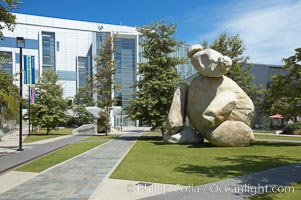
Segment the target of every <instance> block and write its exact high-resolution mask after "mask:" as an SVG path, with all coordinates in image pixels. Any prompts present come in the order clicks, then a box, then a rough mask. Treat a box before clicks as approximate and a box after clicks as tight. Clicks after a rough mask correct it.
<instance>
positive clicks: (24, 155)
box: [0, 136, 89, 174]
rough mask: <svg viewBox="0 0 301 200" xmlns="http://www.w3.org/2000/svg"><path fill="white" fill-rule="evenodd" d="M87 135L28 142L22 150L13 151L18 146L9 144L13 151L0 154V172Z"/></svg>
mask: <svg viewBox="0 0 301 200" xmlns="http://www.w3.org/2000/svg"><path fill="white" fill-rule="evenodd" d="M87 137H89V136H70V137H64V138H60V139H57V140H52V142H49V143H47V145H45V144H43V143H36V144H30V143H28V144H24V145H23V149H24V151H15V149H17V148H18V146H10V147H9V148H13V149H14V151H13V152H11V153H6V154H2V155H1V156H0V174H1V173H4V172H5V171H8V170H10V169H13V168H15V167H17V166H19V165H21V164H23V163H26V162H28V161H31V160H33V159H35V158H37V157H40V156H42V155H45V154H47V153H49V152H52V151H55V150H57V149H59V148H62V147H64V146H66V145H69V144H73V143H76V142H78V141H80V140H83V139H85V138H87ZM1 145H3V143H1ZM4 147H5V146H4ZM2 148H3V146H2Z"/></svg>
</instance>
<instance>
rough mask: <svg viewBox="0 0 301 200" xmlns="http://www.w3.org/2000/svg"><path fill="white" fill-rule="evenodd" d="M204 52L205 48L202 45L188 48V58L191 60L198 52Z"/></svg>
mask: <svg viewBox="0 0 301 200" xmlns="http://www.w3.org/2000/svg"><path fill="white" fill-rule="evenodd" d="M202 50H203V47H202V45H200V44H194V45H191V46H190V47H189V48H188V54H187V55H188V58H191V57H192V56H193V54H195V53H196V52H199V51H202Z"/></svg>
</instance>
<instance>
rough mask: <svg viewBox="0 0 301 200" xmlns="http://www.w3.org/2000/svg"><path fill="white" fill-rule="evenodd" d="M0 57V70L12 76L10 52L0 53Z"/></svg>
mask: <svg viewBox="0 0 301 200" xmlns="http://www.w3.org/2000/svg"><path fill="white" fill-rule="evenodd" d="M0 56H1V61H0V69H1V70H2V71H4V72H7V73H8V74H9V75H13V64H12V52H8V51H0Z"/></svg>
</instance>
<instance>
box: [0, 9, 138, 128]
mask: <svg viewBox="0 0 301 200" xmlns="http://www.w3.org/2000/svg"><path fill="white" fill-rule="evenodd" d="M15 15H16V17H17V18H16V27H15V30H14V32H11V31H8V30H4V31H3V33H4V38H3V39H2V40H0V53H2V54H6V55H8V56H9V57H10V58H11V62H9V63H7V64H4V65H2V66H0V67H1V68H2V70H4V71H7V72H8V73H10V74H15V73H18V72H19V63H20V54H19V49H18V48H17V44H16V37H23V38H24V39H25V48H24V49H23V55H25V56H34V68H35V74H36V75H35V77H36V80H35V81H37V79H38V77H39V75H41V74H42V72H43V70H45V69H52V70H54V71H56V72H57V74H58V76H59V80H60V82H61V83H62V86H63V88H64V97H65V98H67V97H73V96H74V95H75V94H76V92H77V90H78V89H79V87H80V86H83V85H85V84H86V82H87V80H86V78H87V77H89V76H92V74H94V73H95V68H94V66H95V61H94V58H95V57H96V55H97V52H98V50H99V49H100V47H101V45H102V43H103V42H104V40H105V38H106V36H108V35H111V34H113V33H114V34H117V35H118V36H117V37H118V40H117V52H116V55H115V59H116V61H117V63H118V70H117V74H116V81H117V82H118V83H119V84H122V86H123V88H122V90H121V91H120V92H119V93H115V95H116V96H118V97H119V99H121V102H120V104H121V105H123V106H127V105H129V99H130V98H131V97H132V92H133V89H132V88H130V86H131V85H133V83H134V82H135V80H136V72H137V62H138V40H139V38H138V32H137V31H136V28H135V27H129V26H119V25H111V24H104V23H91V22H83V21H75V20H66V19H57V18H50V17H41V16H33V15H25V14H15ZM16 84H17V85H19V83H18V82H16ZM27 94H28V87H27V86H26V84H25V86H24V87H23V96H26V95H27ZM95 98H96V97H95ZM121 105H120V106H121ZM128 123H131V122H130V121H129V122H128ZM125 125H128V124H125ZM130 125H131V124H130Z"/></svg>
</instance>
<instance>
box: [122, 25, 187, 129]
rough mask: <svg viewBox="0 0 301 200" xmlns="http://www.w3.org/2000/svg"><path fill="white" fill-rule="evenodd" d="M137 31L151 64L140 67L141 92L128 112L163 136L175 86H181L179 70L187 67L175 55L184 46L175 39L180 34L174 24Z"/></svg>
mask: <svg viewBox="0 0 301 200" xmlns="http://www.w3.org/2000/svg"><path fill="white" fill-rule="evenodd" d="M137 30H138V32H139V33H140V34H141V37H142V38H141V39H142V40H141V41H142V42H140V45H141V46H142V48H143V56H144V58H146V60H147V61H146V62H145V63H139V71H138V75H140V77H141V78H142V79H141V80H139V81H137V82H136V83H135V85H134V86H133V87H135V88H137V90H138V91H137V92H136V94H135V95H136V97H135V98H134V99H133V100H132V101H131V105H130V106H129V107H128V108H127V109H126V112H127V113H128V114H129V116H130V118H131V119H132V120H141V121H142V122H143V123H144V124H149V125H151V126H152V129H156V128H160V129H161V132H162V134H163V133H164V132H165V130H166V117H167V115H168V112H169V109H170V106H171V102H172V97H173V93H174V90H175V86H176V85H177V83H179V82H180V77H179V75H178V73H177V70H176V68H175V66H176V65H179V64H183V63H184V60H181V59H178V58H175V57H173V56H172V55H171V54H172V53H173V52H175V51H176V50H175V49H176V47H178V46H180V45H181V44H182V43H181V42H179V41H177V40H175V39H174V38H173V37H172V35H173V34H174V33H175V32H176V25H174V24H173V23H170V24H166V23H165V22H155V23H153V24H151V25H148V26H144V27H141V28H137Z"/></svg>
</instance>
